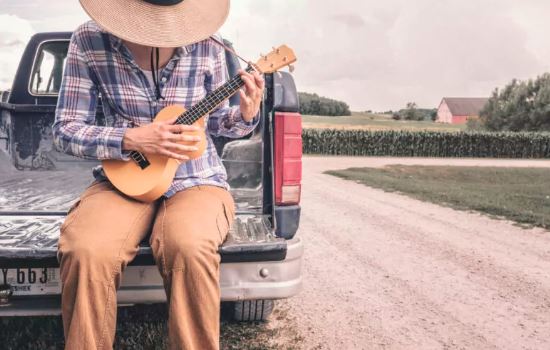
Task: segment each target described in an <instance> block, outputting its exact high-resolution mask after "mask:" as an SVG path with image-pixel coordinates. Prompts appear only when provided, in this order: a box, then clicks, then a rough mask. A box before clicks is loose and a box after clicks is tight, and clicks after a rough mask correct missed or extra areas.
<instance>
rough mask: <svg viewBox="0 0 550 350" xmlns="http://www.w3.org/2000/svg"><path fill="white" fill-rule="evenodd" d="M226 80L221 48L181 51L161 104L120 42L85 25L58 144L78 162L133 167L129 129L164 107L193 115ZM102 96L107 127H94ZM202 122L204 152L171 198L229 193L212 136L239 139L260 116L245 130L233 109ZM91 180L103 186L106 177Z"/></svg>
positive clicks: (68, 72) (68, 67)
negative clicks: (202, 188)
mask: <svg viewBox="0 0 550 350" xmlns="http://www.w3.org/2000/svg"><path fill="white" fill-rule="evenodd" d="M227 79H228V74H227V67H226V63H225V51H224V49H223V48H222V47H220V46H219V45H218V44H216V43H214V42H213V41H212V40H210V39H208V40H205V41H201V42H199V43H196V44H192V45H189V46H185V47H180V48H177V49H176V52H175V54H174V56H173V57H172V59H171V60H170V61H169V62H168V64H167V65H166V66H165V67H164V68H163V69H162V71H161V73H160V75H159V81H160V84H161V92H162V96H164V97H165V99H164V100H162V99H161V100H157V99H156V96H155V88H154V86H151V85H150V84H149V81H148V79H147V78H146V76H145V74H144V73H143V71H142V70H141V68H140V67H139V66H138V65H137V63H136V62H135V60H134V59H133V58H132V54H131V53H130V51H129V50H128V49H127V48H126V46H124V45H123V43H122V41H121V40H120V39H119V38H117V37H115V36H113V35H111V34H109V33H107V32H105V31H104V30H102V29H101V28H100V27H99V26H98V25H97V24H96V23H95V22H93V21H90V22H87V23H85V24H83V25H82V26H80V27H79V28H78V29H77V30H76V31H75V32H74V34H73V36H72V38H71V42H70V44H69V51H68V55H67V61H66V64H65V71H64V76H63V82H62V85H61V89H60V93H59V100H58V104H57V111H56V118H55V122H54V124H53V136H54V143H55V145H56V147H57V148H58V149H59V150H60V151H62V152H65V153H68V154H71V155H74V156H77V157H81V158H86V159H98V160H103V159H119V160H128V152H123V151H122V139H123V136H124V132H125V130H126V129H127V128H133V127H136V126H139V125H144V124H147V123H150V122H151V121H152V120H153V119H154V118H155V116H156V115H157V113H158V112H159V111H160V110H161V109H162V108H164V107H166V106H170V105H174V104H178V105H183V106H185V107H186V108H190V107H191V106H193V105H194V104H196V103H197V102H199V101H200V100H201V99H203V98H204V97H205V96H206V95H207V94H208V93H209V92H211V91H213V90H215V89H216V88H218V87H220V86H221V85H223V84H224V83H225V82H226V81H227ZM100 94H101V101H102V107H103V113H104V115H105V117H106V118H105V119H106V120H107V124H108V125H106V126H97V125H96V124H97V123H96V107H97V100H98V96H99V95H100ZM205 118H207V119H206V123H205V127H206V131H207V132H206V135H207V139H208V146H207V148H206V151H205V152H204V154H203V155H202V156H201V157H200V158H198V159H195V160H190V161H187V162H184V163H182V165H181V166H180V168H179V169H178V172H177V174H176V177H175V179H174V181H173V182H172V185H171V187H170V189H169V190H168V192H167V193H166V194H165V196H167V197H170V196H171V195H173V194H175V193H176V192H178V191H181V190H184V189H186V188H189V187H192V186H197V185H214V186H220V187H225V188H226V189H229V185H228V183H227V173H226V171H225V168H224V166H223V164H222V161H221V159H220V157H219V156H218V153H217V152H216V149H215V147H214V143H213V142H212V138H211V136H227V137H231V138H239V137H242V136H245V135H247V134H249V133H250V132H252V130H253V129H254V128H255V127H256V126H257V124H258V122H259V116H256V117H255V118H254V119H252V121H250V122H245V121H244V120H243V118H242V114H241V113H240V109H239V107H237V106H235V107H230V106H229V102H228V101H225V102H224V103H223V104H221V105H220V106H219V107H218V108H217V109H216V110H215V111H213V112H212V113H211V114H210V115H209V116H207V117H205ZM99 170H100V169H99ZM94 174H95V175H96V177H99V178H104V175H103V172H102V171H101V170H100V171H95V172H94Z"/></svg>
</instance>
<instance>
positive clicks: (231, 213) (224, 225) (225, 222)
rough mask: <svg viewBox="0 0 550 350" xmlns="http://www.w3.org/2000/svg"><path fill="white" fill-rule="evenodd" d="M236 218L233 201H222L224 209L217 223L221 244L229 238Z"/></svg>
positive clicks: (219, 214)
mask: <svg viewBox="0 0 550 350" xmlns="http://www.w3.org/2000/svg"><path fill="white" fill-rule="evenodd" d="M234 219H235V209H234V207H233V204H232V202H231V203H226V202H225V201H222V209H221V211H220V212H219V213H218V216H217V218H216V224H217V226H218V231H219V233H220V244H222V243H223V242H224V241H225V239H226V238H227V235H228V233H229V231H230V230H231V226H232V224H233V220H234Z"/></svg>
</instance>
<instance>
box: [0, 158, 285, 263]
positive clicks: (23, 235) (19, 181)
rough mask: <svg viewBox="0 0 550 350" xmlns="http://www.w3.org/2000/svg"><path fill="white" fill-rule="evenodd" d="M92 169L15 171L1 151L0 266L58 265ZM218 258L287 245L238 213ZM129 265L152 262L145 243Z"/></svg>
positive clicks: (273, 253) (267, 255) (245, 256)
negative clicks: (60, 244) (61, 243)
mask: <svg viewBox="0 0 550 350" xmlns="http://www.w3.org/2000/svg"><path fill="white" fill-rule="evenodd" d="M92 166H93V164H89V165H86V164H83V165H82V166H78V167H71V168H68V169H65V170H52V171H18V170H16V169H15V168H14V167H13V166H12V165H11V163H10V162H9V159H8V158H7V157H6V154H5V153H3V152H2V151H0V267H21V266H24V267H33V266H40V267H56V266H57V264H58V263H57V259H56V251H57V240H58V237H59V227H60V225H61V223H62V222H63V220H64V218H65V215H66V213H67V211H68V209H69V208H70V207H71V205H72V203H74V201H75V200H76V199H77V198H78V196H79V195H80V193H81V192H82V191H83V190H84V189H85V188H86V187H87V186H88V185H89V184H90V183H91V182H92V181H93V177H92V173H91V167H92ZM220 254H221V256H222V262H244V261H279V260H283V259H284V258H285V255H286V242H285V240H284V239H282V238H277V237H275V235H274V233H273V227H272V224H271V222H270V220H269V219H268V217H267V216H264V215H259V214H250V213H246V212H239V211H237V217H236V219H235V222H234V223H233V225H232V228H231V231H230V232H229V235H228V238H227V240H226V241H225V243H224V244H223V245H222V246H221V247H220ZM22 264H23V265H22ZM132 264H133V265H152V264H154V261H153V258H152V255H151V249H150V247H149V245H148V240H147V239H145V240H144V241H143V242H142V244H141V247H140V250H139V252H138V255H137V256H136V259H135V260H134V261H133V262H132Z"/></svg>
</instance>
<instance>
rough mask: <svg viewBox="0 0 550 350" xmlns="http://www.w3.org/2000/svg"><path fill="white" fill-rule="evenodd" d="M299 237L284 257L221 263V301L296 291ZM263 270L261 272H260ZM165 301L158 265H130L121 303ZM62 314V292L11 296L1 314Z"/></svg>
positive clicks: (275, 296)
mask: <svg viewBox="0 0 550 350" xmlns="http://www.w3.org/2000/svg"><path fill="white" fill-rule="evenodd" d="M303 251H304V247H303V243H302V241H301V240H300V239H299V238H295V239H293V240H290V241H287V254H286V258H285V259H284V260H282V261H264V262H235V263H232V262H231V263H230V262H228V263H222V264H221V272H220V287H221V295H222V301H238V300H254V299H283V298H288V297H291V296H293V295H296V294H297V293H298V292H299V291H300V289H301V286H302V275H301V272H302V255H303ZM260 271H262V272H260ZM165 301H166V296H165V294H164V289H163V285H162V279H161V277H160V274H159V272H158V271H157V268H156V266H129V267H128V268H127V269H126V271H125V272H124V276H123V281H122V285H121V287H120V289H119V291H118V304H119V305H129V304H152V303H162V302H165ZM58 314H60V296H59V295H49V296H41V295H37V296H27V297H20V298H16V297H14V298H12V299H11V300H10V303H9V305H6V306H1V307H0V317H1V316H43V315H58Z"/></svg>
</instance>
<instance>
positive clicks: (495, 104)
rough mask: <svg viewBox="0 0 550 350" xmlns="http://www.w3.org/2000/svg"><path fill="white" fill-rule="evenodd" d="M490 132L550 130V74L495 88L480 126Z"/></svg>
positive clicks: (474, 125)
mask: <svg viewBox="0 0 550 350" xmlns="http://www.w3.org/2000/svg"><path fill="white" fill-rule="evenodd" d="M469 126H470V127H471V128H482V129H487V130H490V131H550V74H549V73H545V74H543V75H541V76H539V77H537V78H536V79H534V80H528V81H520V80H517V79H514V80H512V81H511V82H510V83H509V84H508V85H506V86H505V87H504V88H503V89H498V88H497V89H495V90H494V91H493V94H492V96H491V98H490V99H489V101H488V102H487V104H486V105H485V107H484V108H483V110H482V111H481V113H480V120H479V125H476V123H475V122H472V123H470V125H469Z"/></svg>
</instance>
